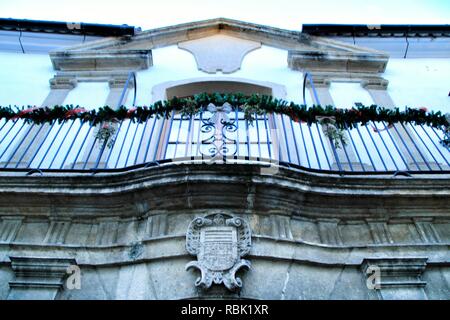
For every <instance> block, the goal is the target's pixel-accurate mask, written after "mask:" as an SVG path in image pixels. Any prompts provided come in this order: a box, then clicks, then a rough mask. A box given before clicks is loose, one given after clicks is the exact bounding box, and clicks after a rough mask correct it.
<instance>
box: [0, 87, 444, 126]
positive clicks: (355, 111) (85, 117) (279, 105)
mask: <svg viewBox="0 0 450 320" xmlns="http://www.w3.org/2000/svg"><path fill="white" fill-rule="evenodd" d="M225 102H228V103H230V104H231V105H233V106H239V107H240V108H241V110H242V111H243V112H244V114H245V118H246V119H248V120H253V114H255V113H256V114H263V113H265V112H267V113H280V114H285V115H288V116H289V117H291V118H292V119H293V120H294V121H304V122H306V123H308V124H312V123H318V122H320V121H319V120H320V119H323V118H324V117H325V118H332V119H333V124H334V125H335V126H336V127H337V128H339V129H343V128H345V127H348V128H353V127H354V126H355V125H356V124H358V123H360V124H362V125H364V124H366V123H368V122H370V121H384V122H387V123H388V124H393V123H414V124H417V125H427V126H431V127H434V128H439V129H442V127H444V128H449V127H450V124H449V120H448V119H447V118H446V116H445V115H444V114H442V113H441V112H440V111H437V112H434V111H432V112H427V110H426V109H425V108H420V109H414V108H407V107H406V108H405V109H404V110H402V111H401V110H400V109H399V108H392V109H387V108H383V107H378V106H376V105H371V106H355V107H353V108H351V109H338V108H335V107H333V106H326V107H321V106H312V107H308V106H305V105H299V104H296V103H294V102H287V101H285V100H280V99H276V98H273V97H271V96H265V95H251V96H246V95H243V94H219V93H215V94H207V93H202V94H198V95H195V96H193V97H189V98H176V97H174V98H172V99H169V100H166V101H158V102H156V103H154V104H152V105H150V106H139V107H133V108H130V109H128V108H126V107H125V106H121V107H119V108H118V109H113V108H111V107H109V106H105V107H101V108H99V109H97V110H86V109H84V108H81V107H80V106H73V105H66V106H61V105H56V106H53V107H42V108H37V107H32V106H29V107H28V108H26V109H25V108H24V107H22V108H21V109H20V108H18V107H16V106H15V107H11V106H8V107H1V106H0V119H7V120H16V119H24V120H25V121H26V122H28V123H35V124H42V123H48V122H50V123H53V122H55V121H58V122H62V121H64V120H73V119H80V120H81V121H83V122H90V123H92V124H93V125H96V124H98V123H103V122H110V121H113V122H114V121H120V120H124V119H131V120H132V121H138V122H145V121H146V119H147V118H148V117H151V116H157V117H167V118H168V117H169V116H170V113H171V111H174V110H175V111H180V112H181V113H182V114H183V115H194V114H196V113H198V112H200V111H201V110H202V109H203V108H206V106H207V105H208V104H209V103H213V104H215V105H222V104H223V103H225Z"/></svg>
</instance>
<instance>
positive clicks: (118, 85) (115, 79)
mask: <svg viewBox="0 0 450 320" xmlns="http://www.w3.org/2000/svg"><path fill="white" fill-rule="evenodd" d="M127 79H128V75H126V76H112V77H111V78H109V80H108V84H109V88H110V89H123V88H124V87H125V84H126V83H127ZM133 86H134V79H133V78H131V79H130V81H129V82H128V88H133Z"/></svg>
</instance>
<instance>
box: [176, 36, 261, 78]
mask: <svg viewBox="0 0 450 320" xmlns="http://www.w3.org/2000/svg"><path fill="white" fill-rule="evenodd" d="M260 47H261V43H258V42H254V41H248V40H243V39H239V38H234V37H230V36H225V35H220V34H219V35H214V36H211V37H205V38H201V39H197V40H190V41H185V42H180V43H179V44H178V48H180V49H184V50H187V51H189V52H190V53H192V54H193V55H194V57H195V61H196V62H197V67H198V69H199V70H202V71H204V72H206V73H216V72H218V71H221V72H223V73H233V72H235V71H238V70H239V69H240V68H241V64H242V60H243V59H244V57H245V56H246V55H247V53H249V52H250V51H253V50H256V49H258V48H260Z"/></svg>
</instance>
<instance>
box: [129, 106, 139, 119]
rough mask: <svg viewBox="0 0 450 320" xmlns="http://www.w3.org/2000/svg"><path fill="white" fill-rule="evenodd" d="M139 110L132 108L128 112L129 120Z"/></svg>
mask: <svg viewBox="0 0 450 320" xmlns="http://www.w3.org/2000/svg"><path fill="white" fill-rule="evenodd" d="M136 110H137V108H131V109H129V110H128V111H127V118H131V116H132V115H133V113H134V112H135V111H136Z"/></svg>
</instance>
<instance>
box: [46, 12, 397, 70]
mask: <svg viewBox="0 0 450 320" xmlns="http://www.w3.org/2000/svg"><path fill="white" fill-rule="evenodd" d="M217 34H223V35H228V36H232V37H236V38H240V39H244V40H250V41H253V42H256V43H261V44H263V45H268V46H273V47H276V48H280V49H284V50H288V51H289V54H288V65H289V67H290V68H291V69H293V70H303V69H307V70H309V71H334V72H365V73H381V72H384V70H385V69H386V65H387V61H388V59H389V56H388V55H387V54H386V53H383V52H380V51H377V50H373V49H368V48H362V47H358V46H354V45H351V44H348V43H344V42H340V41H335V40H331V39H325V38H321V37H316V36H310V35H307V34H303V33H301V32H298V31H291V30H283V29H278V28H273V27H269V26H263V25H257V24H253V23H247V22H242V21H237V20H230V19H224V18H218V19H212V20H205V21H199V22H192V23H185V24H180V25H175V26H170V27H164V28H158V29H153V30H148V31H144V32H141V33H138V34H136V35H134V36H131V37H120V38H119V37H118V38H108V39H102V40H99V41H94V42H91V43H86V44H82V45H78V46H73V47H68V48H66V49H65V50H64V51H55V52H51V53H50V57H51V59H52V63H53V66H54V68H55V69H56V70H68V71H69V70H113V69H114V70H116V69H124V68H128V69H132V70H133V69H134V70H139V69H146V68H148V67H150V66H151V65H152V61H151V50H152V49H155V48H159V47H165V46H170V45H176V44H179V43H181V42H185V41H190V40H197V39H200V38H205V37H209V36H213V35H217Z"/></svg>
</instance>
